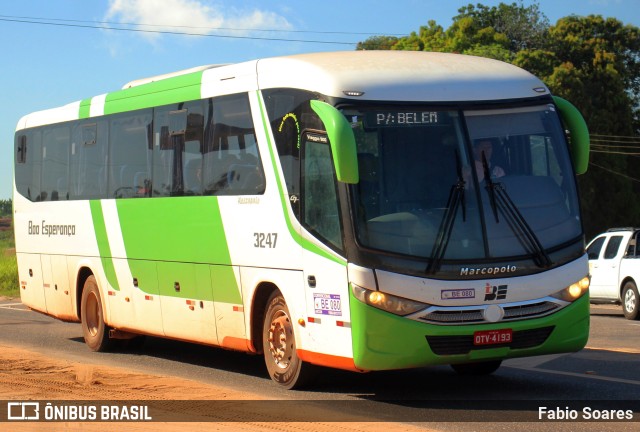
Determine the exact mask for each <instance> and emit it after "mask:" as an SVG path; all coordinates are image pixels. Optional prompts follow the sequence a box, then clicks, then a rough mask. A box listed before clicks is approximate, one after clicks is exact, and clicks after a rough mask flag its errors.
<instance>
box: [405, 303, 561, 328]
mask: <svg viewBox="0 0 640 432" xmlns="http://www.w3.org/2000/svg"><path fill="white" fill-rule="evenodd" d="M499 306H500V307H502V309H503V311H504V316H503V318H502V319H501V320H500V321H511V320H519V319H524V318H539V317H542V316H545V315H549V314H550V313H553V312H555V311H557V310H559V309H561V308H562V307H563V306H562V305H560V304H558V303H556V302H553V301H549V300H546V299H545V300H537V301H530V302H521V303H508V304H501V305H499ZM487 307H488V306H487V305H483V306H462V307H439V306H434V307H430V308H429V309H427V311H426V313H423V314H421V315H419V316H417V319H419V320H420V321H424V322H430V323H434V324H444V325H447V324H448V325H455V324H473V323H484V322H487V321H486V320H485V318H484V311H485V309H486V308H487ZM414 319H415V318H414Z"/></svg>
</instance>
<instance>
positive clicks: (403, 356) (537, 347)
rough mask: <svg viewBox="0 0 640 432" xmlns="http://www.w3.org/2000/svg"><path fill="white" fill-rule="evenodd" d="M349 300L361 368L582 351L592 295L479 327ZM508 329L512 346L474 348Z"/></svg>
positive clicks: (449, 362)
mask: <svg viewBox="0 0 640 432" xmlns="http://www.w3.org/2000/svg"><path fill="white" fill-rule="evenodd" d="M350 300H351V301H350V308H351V322H352V336H353V360H354V363H355V366H356V367H357V368H358V369H361V370H389V369H405V368H414V367H423V366H429V365H438V364H454V363H469V362H478V361H490V360H503V359H508V358H515V357H526V356H536V355H543V354H557V353H570V352H576V351H579V350H581V349H582V348H584V346H585V345H586V343H587V339H588V337H589V295H588V293H587V294H585V295H583V296H582V297H581V298H579V299H578V300H576V301H574V302H573V303H572V304H570V305H569V306H566V307H565V308H563V309H561V310H560V311H558V312H556V313H553V314H551V315H548V316H545V317H541V318H535V319H524V320H519V321H509V322H502V323H492V324H475V325H435V324H428V323H422V322H418V321H414V320H411V319H407V318H404V317H401V316H397V315H393V314H390V313H387V312H384V311H381V310H379V309H376V308H374V307H371V306H369V305H366V304H364V303H362V302H360V301H358V300H357V299H355V298H354V297H353V295H351V299H350ZM505 329H510V330H511V331H512V335H513V336H512V339H513V340H512V342H510V343H507V344H504V343H503V344H495V345H483V346H476V345H474V333H475V332H478V331H489V330H502V331H505ZM506 331H507V332H508V330H506Z"/></svg>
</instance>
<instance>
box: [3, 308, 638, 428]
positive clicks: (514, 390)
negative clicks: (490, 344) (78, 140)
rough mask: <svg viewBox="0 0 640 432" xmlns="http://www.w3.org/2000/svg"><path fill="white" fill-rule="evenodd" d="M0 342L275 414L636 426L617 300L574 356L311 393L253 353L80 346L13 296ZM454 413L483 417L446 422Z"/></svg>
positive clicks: (335, 377) (340, 377) (164, 344)
mask: <svg viewBox="0 0 640 432" xmlns="http://www.w3.org/2000/svg"><path fill="white" fill-rule="evenodd" d="M0 345H11V346H17V347H23V348H27V349H30V350H37V351H38V352H41V353H45V354H48V355H50V356H53V357H56V358H65V359H68V360H72V361H77V362H87V363H92V364H99V365H105V366H119V367H123V366H126V367H128V368H129V369H131V370H132V371H134V372H142V373H150V374H164V375H167V374H169V375H172V376H176V377H183V378H188V379H195V380H198V381H200V382H203V383H210V384H216V385H223V386H228V387H233V388H235V389H238V390H244V391H250V392H253V393H257V394H258V395H260V396H261V397H264V398H267V399H280V400H286V401H287V402H286V404H283V405H282V409H283V412H286V410H287V409H295V406H296V405H295V404H296V403H306V402H309V401H320V402H318V403H320V404H324V408H335V409H336V412H339V410H340V407H342V408H343V409H348V410H350V412H351V411H352V410H358V409H360V410H362V413H363V414H365V415H367V416H369V417H371V418H375V419H379V420H385V421H395V422H402V421H414V422H429V423H428V424H429V426H430V427H433V428H436V429H441V430H469V431H470V430H484V427H483V426H482V425H485V426H487V428H486V430H493V431H496V430H513V427H514V426H513V424H512V423H501V422H513V421H520V420H522V417H520V416H521V415H523V412H524V415H525V417H526V415H528V416H529V417H528V418H530V415H531V407H532V406H533V407H534V408H535V407H539V406H547V408H548V409H549V410H554V409H555V408H558V410H560V411H566V408H567V406H569V409H573V407H574V405H572V404H576V405H575V407H577V409H579V410H582V409H583V408H584V407H585V406H590V405H594V406H595V407H596V408H597V409H600V408H603V409H623V410H624V409H628V408H631V409H634V410H635V412H636V417H635V418H636V421H635V422H622V423H620V422H616V423H598V424H597V425H596V424H593V423H592V424H591V425H589V426H594V427H595V426H597V427H596V428H595V429H593V430H612V431H613V430H615V431H620V430H637V428H638V424H639V423H638V421H639V420H640V417H639V414H637V413H639V412H640V409H638V408H639V407H640V321H628V320H625V319H624V317H623V316H622V313H621V312H620V308H619V307H618V306H595V305H593V306H592V321H591V335H590V339H589V344H588V346H587V348H586V349H584V350H582V351H581V352H578V353H574V354H569V355H557V356H543V357H535V358H526V359H514V360H509V361H507V362H505V363H504V364H503V367H501V368H500V369H499V370H498V371H497V372H496V373H495V374H493V375H491V376H485V377H461V376H458V375H456V374H455V373H454V372H453V371H452V370H451V369H450V368H449V367H444V366H442V367H441V366H438V367H433V368H424V369H417V370H408V371H393V372H377V373H368V374H356V373H348V372H343V371H335V370H326V371H323V373H322V375H321V379H320V380H319V381H318V382H317V383H316V384H315V387H314V388H313V389H312V390H309V391H296V392H292V391H285V390H281V389H279V388H278V387H277V386H275V385H274V384H273V383H272V382H271V380H270V379H269V378H268V377H267V375H266V371H265V367H264V364H263V360H262V358H261V357H259V356H250V355H246V354H242V353H236V352H230V351H224V350H220V349H216V348H211V347H205V346H198V345H191V344H185V343H181V342H176V341H168V340H162V339H156V338H148V339H147V341H146V343H145V345H144V346H143V347H142V348H140V349H137V350H134V351H120V352H114V353H93V352H90V351H89V350H88V349H87V348H86V346H85V345H84V343H83V340H82V331H81V328H80V326H79V325H78V324H69V323H62V322H59V321H57V320H54V319H52V318H49V317H47V316H44V315H41V314H38V313H35V312H31V311H28V310H26V308H24V307H23V306H22V305H20V304H19V303H17V302H16V301H3V302H0ZM443 400H444V401H445V402H439V401H443ZM289 401H293V402H289ZM296 401H298V402H296ZM300 401H304V402H300ZM594 401H598V402H594ZM527 410H528V412H527ZM555 412H557V411H555ZM338 416H339V414H338ZM460 420H462V421H472V420H476V421H477V420H483V421H486V423H480V425H481V426H480V427H478V423H456V424H455V426H452V425H451V423H447V422H448V421H460ZM496 422H497V423H496ZM489 425H491V427H488V426H489ZM547 426H548V427H549V429H548V430H554V431H563V430H567V431H569V430H575V427H576V426H577V425H576V424H574V423H570V422H565V423H557V422H554V423H533V424H529V426H527V425H519V426H518V429H522V430H545V428H546V427H547ZM589 430H590V429H589Z"/></svg>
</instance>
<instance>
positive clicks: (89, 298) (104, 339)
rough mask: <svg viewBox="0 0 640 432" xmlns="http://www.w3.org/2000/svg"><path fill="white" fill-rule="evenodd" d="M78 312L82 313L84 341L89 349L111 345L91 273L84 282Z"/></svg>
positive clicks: (105, 347)
mask: <svg viewBox="0 0 640 432" xmlns="http://www.w3.org/2000/svg"><path fill="white" fill-rule="evenodd" d="M80 314H81V315H82V334H83V336H84V342H85V343H86V344H87V346H88V347H89V349H90V350H91V351H97V352H101V351H108V350H109V349H110V348H111V347H112V345H113V340H111V339H109V330H110V329H109V327H108V326H107V325H106V324H105V323H104V312H103V308H102V300H100V291H99V290H98V284H97V283H96V278H95V277H94V276H93V275H91V276H89V277H88V278H87V280H86V281H85V283H84V288H83V289H82V303H81V304H80Z"/></svg>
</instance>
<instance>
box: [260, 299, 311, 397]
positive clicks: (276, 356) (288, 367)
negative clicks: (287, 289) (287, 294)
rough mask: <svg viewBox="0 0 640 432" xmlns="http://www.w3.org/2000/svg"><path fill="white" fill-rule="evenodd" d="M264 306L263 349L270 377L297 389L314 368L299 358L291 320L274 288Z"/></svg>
mask: <svg viewBox="0 0 640 432" xmlns="http://www.w3.org/2000/svg"><path fill="white" fill-rule="evenodd" d="M267 305H268V306H267V310H266V312H265V315H264V317H265V318H264V324H263V327H262V349H263V352H264V360H265V363H266V365H267V370H268V371H269V376H270V377H271V379H272V380H273V381H275V382H277V383H278V384H280V385H281V386H282V387H284V388H286V389H294V388H300V387H302V386H304V385H305V384H308V383H309V381H310V380H311V378H312V377H313V375H314V371H313V369H314V368H313V366H312V365H310V364H308V363H305V362H303V361H302V360H300V358H299V357H298V353H297V351H296V341H295V335H294V332H293V323H292V322H291V315H290V314H289V308H287V304H286V303H285V301H284V297H282V295H281V294H280V293H279V292H277V291H276V292H274V293H273V294H272V295H271V297H270V298H269V302H268V303H267Z"/></svg>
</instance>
